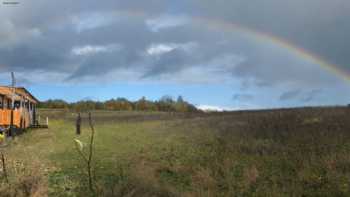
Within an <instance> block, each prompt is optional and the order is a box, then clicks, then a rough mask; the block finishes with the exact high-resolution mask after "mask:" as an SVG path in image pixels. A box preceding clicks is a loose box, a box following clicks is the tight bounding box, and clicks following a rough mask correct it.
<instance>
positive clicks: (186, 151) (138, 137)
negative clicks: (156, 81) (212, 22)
mask: <svg viewBox="0 0 350 197" xmlns="http://www.w3.org/2000/svg"><path fill="white" fill-rule="evenodd" d="M40 114H41V116H42V117H45V116H49V117H50V128H49V129H38V130H28V131H27V132H26V133H24V134H23V135H21V136H18V137H17V138H15V139H14V140H13V141H11V142H9V145H8V146H7V147H4V148H2V151H3V152H4V154H5V156H6V164H7V171H8V177H9V182H10V184H7V183H5V180H4V178H3V179H2V184H1V188H0V192H1V193H0V194H1V196H47V195H48V196H93V195H95V196H349V195H350V108H345V107H344V108H341V107H339V108H304V109H291V110H274V111H250V112H227V113H210V114H204V113H203V114H180V113H158V112H150V113H147V112H108V111H96V112H92V116H93V119H94V125H95V129H96V136H95V146H94V155H93V159H94V163H93V166H94V187H95V191H96V193H95V194H93V193H91V192H90V191H89V189H88V186H87V176H86V173H85V172H86V171H84V170H85V166H84V163H83V161H82V158H81V157H80V156H79V154H78V153H77V151H76V148H75V144H74V139H75V138H78V139H80V140H81V141H83V142H85V145H87V142H88V140H89V135H90V129H89V127H88V122H87V119H86V114H84V117H83V129H82V135H81V136H79V137H77V136H76V135H75V125H74V124H75V122H74V121H75V118H76V114H75V113H72V112H67V111H60V110H56V111H53V110H42V111H41V112H40ZM86 148H87V147H85V150H86Z"/></svg>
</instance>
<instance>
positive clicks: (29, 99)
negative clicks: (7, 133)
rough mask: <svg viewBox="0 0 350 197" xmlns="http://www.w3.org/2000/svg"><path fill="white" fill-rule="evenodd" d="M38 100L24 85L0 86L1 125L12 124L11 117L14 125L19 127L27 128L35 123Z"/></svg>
mask: <svg viewBox="0 0 350 197" xmlns="http://www.w3.org/2000/svg"><path fill="white" fill-rule="evenodd" d="M12 100H13V102H12ZM38 102H39V101H38V100H37V99H36V98H35V97H34V96H33V95H32V94H30V92H29V91H28V90H26V89H25V88H23V87H15V88H12V87H8V86H0V127H2V128H3V129H6V128H8V127H9V126H10V125H11V119H13V120H12V121H13V122H12V123H13V126H14V127H17V128H21V129H26V128H28V127H29V126H31V125H34V124H35V123H36V120H35V114H36V105H37V104H38ZM12 103H13V104H12ZM12 105H13V106H12ZM11 117H13V118H11Z"/></svg>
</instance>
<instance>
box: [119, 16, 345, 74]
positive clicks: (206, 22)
mask: <svg viewBox="0 0 350 197" xmlns="http://www.w3.org/2000/svg"><path fill="white" fill-rule="evenodd" d="M113 13H115V14H119V15H120V14H123V15H126V16H129V17H137V18H141V19H145V18H150V17H151V16H152V14H149V13H146V12H144V11H141V10H116V11H114V12H113ZM190 20H191V21H192V22H194V23H198V24H202V25H203V26H205V27H208V28H210V29H216V30H217V29H220V30H223V31H227V32H239V33H243V34H246V35H249V36H251V37H252V38H254V39H256V40H259V41H267V42H271V43H272V44H274V45H276V46H278V47H282V48H284V49H286V50H288V51H289V52H291V53H292V54H294V55H295V56H296V57H299V58H301V59H304V60H307V61H310V62H312V63H314V64H316V65H319V66H320V67H321V68H322V69H324V70H327V71H329V72H331V73H333V74H335V75H336V76H338V77H340V78H341V79H343V80H345V81H350V73H347V72H346V71H344V70H342V69H341V68H339V67H340V66H338V65H335V64H331V63H329V62H327V61H326V60H324V59H323V58H322V57H320V56H318V55H316V54H313V53H312V52H310V51H307V50H306V49H303V48H299V47H297V46H296V45H294V44H293V43H290V42H288V41H287V40H284V39H282V38H279V37H277V36H275V35H272V34H268V33H265V32H260V31H257V30H255V29H251V28H248V27H245V26H243V25H241V24H237V23H231V22H228V21H224V20H218V19H210V18H205V17H197V16H191V18H190Z"/></svg>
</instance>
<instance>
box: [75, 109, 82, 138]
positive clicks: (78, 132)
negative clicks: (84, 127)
mask: <svg viewBox="0 0 350 197" xmlns="http://www.w3.org/2000/svg"><path fill="white" fill-rule="evenodd" d="M80 125H81V116H80V113H78V117H77V122H76V134H77V135H80V133H81V128H80Z"/></svg>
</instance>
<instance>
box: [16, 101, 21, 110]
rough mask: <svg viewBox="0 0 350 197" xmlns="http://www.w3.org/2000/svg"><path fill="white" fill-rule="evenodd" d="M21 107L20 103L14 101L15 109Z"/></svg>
mask: <svg viewBox="0 0 350 197" xmlns="http://www.w3.org/2000/svg"><path fill="white" fill-rule="evenodd" d="M20 107H21V102H20V101H15V109H18V108H20Z"/></svg>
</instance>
